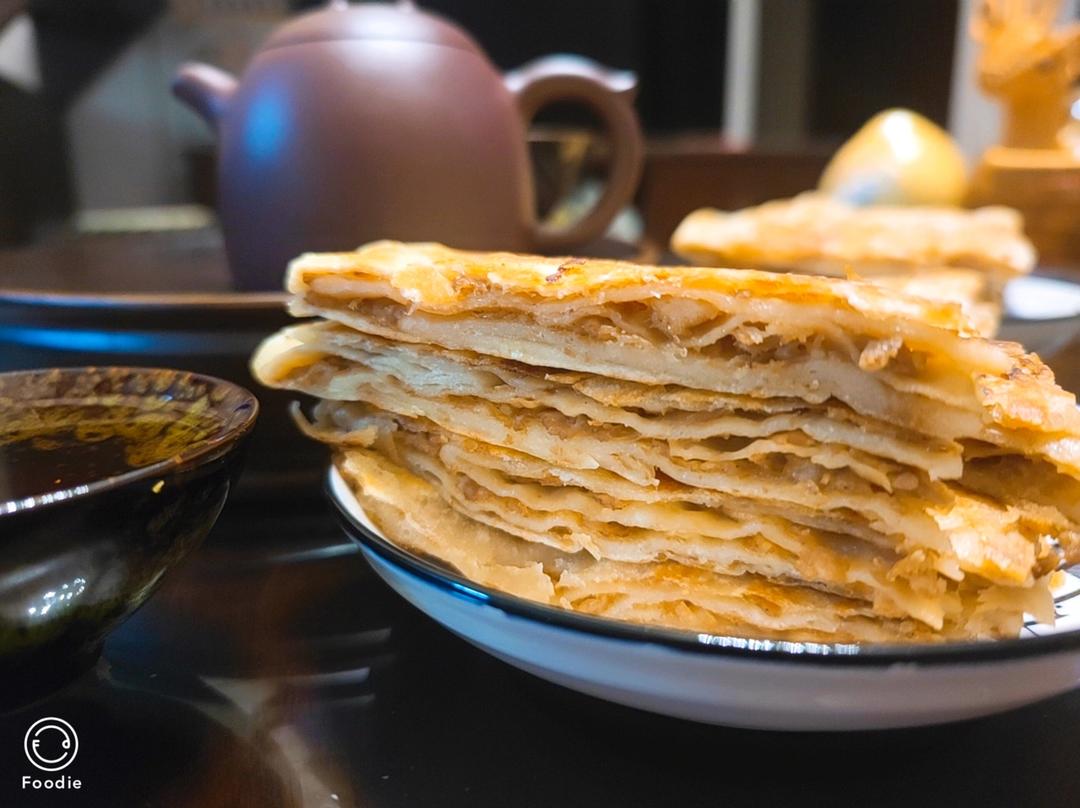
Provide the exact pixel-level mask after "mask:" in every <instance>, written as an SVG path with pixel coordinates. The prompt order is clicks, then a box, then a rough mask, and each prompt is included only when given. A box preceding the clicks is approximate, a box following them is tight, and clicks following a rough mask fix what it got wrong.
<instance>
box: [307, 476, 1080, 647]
mask: <svg viewBox="0 0 1080 808" xmlns="http://www.w3.org/2000/svg"><path fill="white" fill-rule="evenodd" d="M335 474H336V469H334V468H333V467H331V469H330V473H329V474H328V475H327V479H326V483H325V491H326V495H327V497H328V498H329V500H330V502H331V503H333V505H334V509H335V510H336V511H337V516H338V521H339V523H340V524H341V526H342V528H343V529H344V530H345V533H346V535H348V536H349V537H350V538H351V539H353V540H354V541H356V542H358V543H359V544H360V545H361V546H362V547H363V548H365V549H367V550H369V551H370V552H372V553H374V554H375V555H376V556H378V558H379V560H380V561H383V562H385V563H387V564H389V565H391V566H394V567H397V568H399V569H400V570H402V571H404V572H405V573H407V574H409V575H411V576H413V577H415V578H420V579H421V580H423V581H425V582H427V583H429V584H433V585H434V586H436V587H438V588H439V589H440V590H441V591H443V592H444V593H446V594H449V595H453V596H454V597H457V598H460V599H462V600H466V601H470V602H472V603H476V604H482V605H487V606H493V607H495V608H496V609H499V610H500V611H502V612H504V613H506V614H508V615H511V616H514V617H519V618H524V619H526V620H532V621H534V622H538V623H543V624H546V625H550V626H554V627H557V628H562V629H570V630H572V631H577V632H579V633H583V634H590V635H594V636H600V637H606V638H608V639H616V640H632V641H635V642H643V643H652V644H655V645H661V646H665V647H667V648H670V649H672V650H676V651H685V652H691V653H699V654H710V655H715V656H723V657H730V658H737V659H745V660H754V661H761V662H774V663H785V662H786V663H800V664H810V665H830V666H837V665H839V666H849V665H858V666H873V667H887V666H890V665H956V664H964V663H978V662H996V661H1005V660H1010V659H1030V658H1032V657H1037V656H1045V655H1048V654H1055V653H1063V652H1068V651H1078V650H1080V629H1072V630H1069V631H1063V632H1060V633H1057V634H1048V635H1042V636H1034V637H1024V638H1016V639H1006V640H983V641H965V642H951V643H942V644H940V645H933V644H920V645H882V644H867V645H860V644H858V643H814V642H791V641H787V640H760V639H753V638H748V637H733V636H727V635H722V634H708V633H704V632H693V631H680V630H678V629H668V628H661V627H657V626H645V625H638V624H634V623H623V622H619V621H616V620H610V619H606V618H602V617H594V616H591V615H587V614H581V613H579V612H571V611H568V610H566V609H560V608H558V607H556V606H548V605H547V604H543V603H536V602H534V601H530V600H525V599H524V598H519V597H517V596H515V595H508V594H506V593H504V592H499V591H497V590H495V589H490V588H488V587H485V586H481V585H479V584H476V583H473V582H472V581H470V580H468V579H467V578H465V577H463V576H462V575H460V574H458V573H457V572H455V571H453V570H451V569H450V568H448V567H446V566H444V565H442V564H441V563H439V562H437V561H433V560H429V559H426V558H422V557H420V556H417V555H414V554H412V553H410V552H408V551H406V550H403V549H401V548H400V547H397V546H395V545H394V544H392V543H391V542H390V541H389V540H387V539H385V538H383V537H382V536H380V535H378V534H377V533H375V532H373V531H372V530H371V529H369V528H368V527H367V526H366V525H364V524H362V523H360V522H358V521H357V520H356V518H355V517H354V516H353V515H352V514H351V513H349V511H348V509H347V508H346V506H345V505H344V504H343V503H342V502H341V501H340V500H339V499H338V497H337V496H336V495H335V492H334V485H333V475H335ZM340 479H341V483H342V486H343V488H344V489H345V490H348V486H347V484H346V483H345V481H344V478H340ZM358 505H359V504H358ZM1077 594H1078V593H1073V595H1077ZM1071 596H1072V595H1070V597H1071Z"/></svg>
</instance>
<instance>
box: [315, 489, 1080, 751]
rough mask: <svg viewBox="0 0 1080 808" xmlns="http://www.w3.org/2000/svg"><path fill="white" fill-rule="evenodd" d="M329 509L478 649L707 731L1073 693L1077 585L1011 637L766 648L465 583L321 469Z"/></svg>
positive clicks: (931, 719)
mask: <svg viewBox="0 0 1080 808" xmlns="http://www.w3.org/2000/svg"><path fill="white" fill-rule="evenodd" d="M328 488H329V493H330V497H331V500H332V501H333V502H334V504H335V505H336V506H337V509H338V511H339V513H340V515H341V521H342V525H343V526H344V528H345V530H346V531H347V532H348V533H349V535H350V536H352V537H353V538H354V539H356V540H357V541H358V542H360V544H361V546H362V549H363V553H364V556H365V557H366V558H367V560H368V562H369V563H370V564H371V566H372V567H373V568H374V569H375V571H376V572H377V573H378V574H379V575H380V576H381V577H382V579H383V580H384V581H386V582H387V583H388V584H389V585H390V586H391V587H393V588H394V589H395V590H396V591H397V592H398V593H399V594H400V595H401V596H402V597H404V598H405V599H406V600H408V601H409V602H410V603H412V604H413V605H414V606H416V607H417V608H418V609H420V610H421V611H423V612H424V613H425V614H427V615H429V616H430V617H432V618H434V619H435V620H437V621H438V622H439V623H441V624H442V625H444V626H446V627H447V628H448V629H450V630H451V631H453V632H454V633H455V634H458V635H459V636H461V637H463V638H464V639H466V640H468V641H469V642H471V643H472V644H473V645H475V646H477V647H479V648H482V649H483V650H485V651H487V652H488V653H490V654H493V655H495V656H496V657H498V658H500V659H502V660H504V661H506V662H508V663H510V664H511V665H514V666H516V667H518V668H521V669H523V670H526V671H529V672H530V673H533V674H536V675H537V676H540V677H542V678H544V679H547V680H549V681H552V682H556V683H558V684H560V685H564V686H566V687H569V688H573V689H574V690H579V691H581V692H582V693H588V694H590V695H592V696H598V697H600V698H603V699H607V700H609V701H614V702H618V703H620V704H627V705H630V706H632V707H637V708H640V709H643V710H650V711H652V712H656V713H663V714H665V715H670V716H676V717H678V718H688V719H691V720H694V721H703V722H708V723H713V724H725V725H729V726H737V727H753V728H758V729H783V730H852V729H885V728H891V727H910V726H919V725H925V724H940V723H945V722H947V721H957V720H960V719H964V718H974V717H976V716H981V715H989V714H991V713H996V712H1001V711H1003V710H1008V709H1010V708H1013V707H1019V706H1021V705H1024V704H1029V703H1031V702H1034V701H1038V700H1039V699H1043V698H1047V697H1049V696H1053V695H1056V694H1058V693H1063V692H1065V691H1067V690H1070V689H1072V688H1073V687H1075V686H1077V685H1078V684H1080V580H1078V579H1076V578H1074V577H1072V576H1069V580H1068V584H1067V586H1066V587H1064V588H1063V590H1062V591H1061V592H1060V593H1058V598H1057V599H1058V613H1059V615H1060V617H1059V619H1058V621H1057V625H1056V626H1053V627H1051V626H1039V625H1035V624H1032V625H1030V626H1029V627H1028V628H1026V629H1025V631H1024V636H1023V637H1022V638H1018V639H1015V640H1002V641H998V642H984V643H949V644H944V645H926V646H915V647H912V646H865V645H864V646H860V645H846V644H831V645H824V644H816V643H791V642H772V641H766V640H752V639H746V638H743V637H725V636H718V635H712V634H696V633H693V632H688V631H674V630H667V629H657V628H650V627H646V626H638V625H634V624H630V623H620V622H616V621H612V620H605V619H601V618H595V617H589V616H587V615H581V614H575V613H573V612H569V611H565V610H563V609H558V608H554V607H550V606H544V605H541V604H537V603H533V602H531V601H527V600H523V599H521V598H516V597H513V596H510V595H505V594H502V593H500V592H496V591H494V590H489V589H485V588H484V587H481V586H477V585H476V584H473V583H471V582H469V581H467V580H466V579H464V578H462V577H461V576H460V575H457V574H456V573H454V572H451V571H448V570H447V569H446V568H445V567H443V566H440V565H439V564H438V563H435V562H432V561H429V560H426V559H424V558H420V557H418V556H415V555H412V554H411V553H408V552H405V551H404V550H401V549H399V548H398V547H395V546H394V545H393V544H391V543H390V542H389V541H387V540H386V539H385V538H383V537H382V536H381V535H379V532H378V531H377V530H376V528H375V527H374V526H373V525H372V523H371V521H370V520H369V519H368V518H367V516H366V515H365V514H364V512H363V509H362V508H361V507H360V505H359V503H357V501H356V498H355V497H354V496H353V495H352V493H351V492H350V491H349V489H348V486H347V485H346V484H345V481H344V480H343V479H342V478H341V476H340V475H339V474H338V473H337V471H336V470H333V469H331V471H330V476H329V480H328Z"/></svg>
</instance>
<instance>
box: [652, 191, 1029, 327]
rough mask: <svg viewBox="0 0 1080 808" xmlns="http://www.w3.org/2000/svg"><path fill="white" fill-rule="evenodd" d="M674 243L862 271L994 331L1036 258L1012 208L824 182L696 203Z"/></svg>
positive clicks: (684, 248) (778, 264)
mask: <svg viewBox="0 0 1080 808" xmlns="http://www.w3.org/2000/svg"><path fill="white" fill-rule="evenodd" d="M671 249H672V250H673V251H674V252H676V253H677V254H678V255H680V256H682V257H683V258H686V259H687V260H689V261H693V262H695V263H698V264H703V265H706V266H726V267H742V268H747V269H766V270H772V271H777V272H802V273H809V274H816V275H832V276H836V277H848V276H851V275H857V276H859V277H862V278H869V279H872V280H874V281H875V282H877V283H881V284H884V285H886V286H889V287H890V288H901V289H903V290H904V291H906V292H907V293H909V294H914V295H919V296H924V297H927V298H928V299H931V300H953V301H955V302H958V303H961V304H963V307H964V308H965V310H966V312H967V314H968V316H969V317H970V318H971V319H972V321H973V324H974V325H975V327H976V328H977V329H978V331H979V332H980V333H981V334H983V335H984V336H992V335H993V334H994V333H995V332H996V330H997V327H998V323H999V321H1000V319H1001V294H1002V289H1003V288H1004V286H1005V284H1006V283H1007V282H1008V281H1009V280H1011V279H1012V278H1015V277H1019V276H1021V275H1026V274H1027V273H1029V272H1031V270H1032V269H1033V268H1034V266H1035V261H1036V254H1035V248H1034V247H1033V246H1032V244H1031V242H1030V241H1028V239H1027V238H1026V237H1025V236H1024V228H1023V218H1022V217H1021V215H1020V214H1019V212H1017V211H1015V210H1013V209H1011V208H1005V207H985V208H978V209H976V210H965V209H963V208H954V207H938V206H897V205H872V206H867V207H857V206H854V205H851V204H849V203H847V202H843V201H841V200H838V199H834V198H832V197H829V196H827V195H825V194H821V193H815V192H808V193H804V194H800V195H798V196H796V197H793V198H791V199H778V200H775V201H772V202H766V203H765V204H763V205H758V206H756V207H750V208H745V209H743V210H739V211H734V212H731V213H727V212H724V211H719V210H713V209H710V208H703V209H701V210H696V211H694V212H693V213H691V214H690V215H688V216H687V217H686V218H685V219H683V221H682V223H681V224H680V225H679V227H678V228H677V229H676V230H675V233H674V235H672V237H671Z"/></svg>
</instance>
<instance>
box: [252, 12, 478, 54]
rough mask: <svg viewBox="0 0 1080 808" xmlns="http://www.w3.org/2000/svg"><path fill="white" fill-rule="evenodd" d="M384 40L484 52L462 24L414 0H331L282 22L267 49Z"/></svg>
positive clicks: (269, 41) (270, 39) (268, 42)
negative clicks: (388, 0)
mask: <svg viewBox="0 0 1080 808" xmlns="http://www.w3.org/2000/svg"><path fill="white" fill-rule="evenodd" d="M380 39H381V40H388V41H395V42H424V43H429V44H433V45H445V46H448V47H451V48H458V49H459V50H465V51H472V52H475V53H481V54H482V53H483V51H482V50H481V49H480V46H479V45H478V44H477V43H476V41H475V40H474V39H473V38H472V37H470V36H469V35H468V34H466V33H465V31H463V30H462V29H461V28H460V27H458V26H456V25H454V24H453V23H451V22H449V21H447V20H444V19H443V18H441V17H438V16H436V15H434V14H429V13H428V12H426V11H422V10H420V9H418V8H417V7H416V6H415V5H414V4H413V3H412V2H411V0H399V1H398V2H396V3H360V4H357V5H350V4H349V2H348V0H330V2H329V3H328V4H327V5H326V6H324V7H323V8H321V9H318V10H317V11H313V12H311V13H309V14H304V15H302V16H300V17H297V18H296V19H295V20H292V21H290V22H288V23H286V24H285V25H282V26H281V27H280V28H279V29H278V30H277V31H275V32H274V33H273V35H271V37H270V38H269V39H268V40H267V42H266V45H265V46H264V50H266V49H270V48H279V47H282V46H285V45H300V44H304V43H309V42H333V41H346V40H369V41H370V40H380Z"/></svg>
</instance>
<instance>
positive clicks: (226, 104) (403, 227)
mask: <svg viewBox="0 0 1080 808" xmlns="http://www.w3.org/2000/svg"><path fill="white" fill-rule="evenodd" d="M634 89H635V79H634V77H633V75H632V74H628V73H623V72H615V71H609V70H607V69H605V68H602V67H600V66H599V65H596V64H595V63H593V62H590V61H588V60H585V59H582V58H580V57H565V56H564V57H547V58H543V59H539V60H537V61H536V62H533V63H531V64H529V65H526V66H525V67H523V68H521V69H519V70H517V71H514V72H512V73H510V74H508V75H506V76H501V75H499V73H498V72H497V71H496V69H495V67H494V65H492V63H491V62H490V61H489V60H488V58H487V56H486V55H485V54H484V53H483V51H481V50H480V47H479V46H478V45H477V44H476V42H474V41H473V39H472V38H471V37H470V36H469V35H468V34H466V33H465V32H464V31H463V30H461V29H460V28H458V27H457V26H454V25H452V24H450V23H449V22H447V21H445V20H443V19H441V18H439V17H436V16H434V15H432V14H427V13H425V12H423V11H420V10H418V9H416V8H415V7H414V6H413V5H412V4H411V3H404V2H403V3H399V4H397V5H388V4H375V3H366V4H361V5H356V6H350V5H349V4H348V3H347V2H345V0H335V1H334V2H331V3H330V4H329V6H327V7H325V8H323V9H320V10H318V11H315V12H312V13H310V14H306V15H304V16H301V17H298V18H296V19H295V20H292V21H290V22H289V23H287V24H285V25H283V26H282V27H281V28H279V29H278V30H277V31H276V32H275V33H274V34H273V35H272V36H271V37H270V38H269V40H268V41H267V42H266V43H265V44H264V45H263V47H262V49H261V50H260V51H259V52H258V53H257V54H256V55H255V57H254V59H253V60H252V62H251V64H250V66H249V67H248V68H247V70H246V72H245V73H244V76H243V78H242V79H241V80H240V81H237V80H236V79H235V78H233V77H232V76H230V75H228V74H227V73H224V72H222V71H221V70H218V69H217V68H214V67H210V66H208V65H198V64H187V65H184V66H182V67H181V68H180V70H179V72H178V73H177V75H176V79H175V82H174V86H173V90H174V92H175V93H176V95H177V96H178V97H179V98H180V99H181V100H183V101H184V102H185V103H187V104H188V105H189V106H190V107H191V108H192V109H194V110H195V111H196V112H197V113H199V114H200V115H201V116H202V117H203V118H204V119H206V121H207V122H208V123H209V124H210V125H211V126H212V127H214V129H215V130H216V131H217V134H218V138H219V143H220V147H219V148H220V153H219V160H218V180H219V183H218V186H219V209H220V215H221V221H222V225H223V228H224V231H225V242H226V249H227V251H228V255H229V263H230V265H231V267H232V271H233V274H234V277H235V279H236V282H237V285H238V286H239V287H241V288H245V289H270V288H280V285H281V277H282V274H283V273H284V270H285V266H286V264H287V262H288V261H289V260H290V259H292V258H294V257H296V256H297V255H299V254H300V253H302V252H305V251H321V250H349V249H353V248H355V247H357V246H359V245H360V244H363V243H364V242H367V241H371V240H374V239H380V238H392V239H401V240H408V241H442V242H445V243H447V244H450V245H452V246H455V247H461V248H471V249H507V250H519V251H535V252H558V251H563V250H570V249H571V248H573V247H574V246H575V245H580V244H582V243H584V242H587V241H589V240H592V239H594V238H597V237H598V236H600V235H601V234H602V233H603V231H604V229H605V228H606V227H607V225H608V224H609V223H610V222H611V219H612V218H613V217H614V216H615V214H616V213H617V212H618V211H619V209H620V208H621V207H622V206H623V205H624V204H626V202H628V201H629V199H630V197H631V195H632V194H633V192H634V190H635V187H636V185H637V181H638V179H639V177H640V173H641V161H642V153H643V147H642V137H641V131H640V128H639V125H638V122H637V118H636V116H635V114H634V111H633V107H632V97H633V92H634ZM565 100H571V101H577V102H581V103H583V104H585V105H586V106H588V107H590V108H591V109H593V110H594V111H595V112H596V113H597V114H598V115H599V116H600V118H601V120H602V121H603V122H604V123H605V125H606V127H607V128H608V130H609V131H610V135H611V138H612V147H613V149H612V152H613V160H612V169H611V176H610V180H609V182H608V185H607V188H606V190H605V193H604V195H603V196H602V198H601V199H600V201H599V202H598V203H597V205H596V206H595V208H593V210H592V211H591V212H590V213H588V214H587V215H586V216H585V217H584V219H582V220H581V221H579V222H577V223H576V224H574V225H573V226H571V227H569V228H567V229H551V228H548V227H545V226H544V225H543V224H541V223H540V222H538V221H537V218H536V213H535V210H534V203H533V186H532V173H531V168H530V163H529V156H528V151H527V144H526V131H525V130H526V125H527V123H528V121H529V120H530V119H531V118H532V116H533V115H534V114H535V113H536V111H537V110H538V109H539V108H540V107H542V106H544V105H545V104H548V103H551V102H554V101H565Z"/></svg>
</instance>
